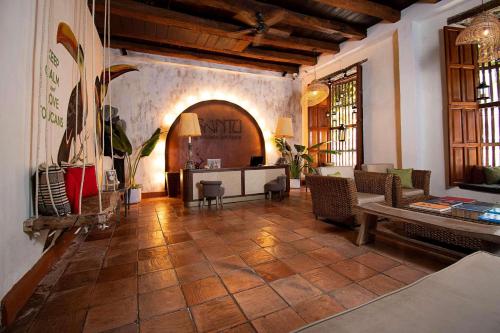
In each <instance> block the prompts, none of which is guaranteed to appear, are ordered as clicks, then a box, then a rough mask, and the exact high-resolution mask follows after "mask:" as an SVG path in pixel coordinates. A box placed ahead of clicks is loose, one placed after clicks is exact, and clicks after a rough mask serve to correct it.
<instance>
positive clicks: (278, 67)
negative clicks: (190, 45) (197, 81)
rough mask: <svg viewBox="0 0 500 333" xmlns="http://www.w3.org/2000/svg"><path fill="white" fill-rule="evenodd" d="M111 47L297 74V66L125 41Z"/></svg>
mask: <svg viewBox="0 0 500 333" xmlns="http://www.w3.org/2000/svg"><path fill="white" fill-rule="evenodd" d="M111 47H112V48H116V49H126V50H130V51H136V52H143V53H151V54H157V55H163V56H168V57H175V58H183V59H191V60H198V61H207V62H212V63H217V64H224V65H232V66H239V67H246V68H252V69H260V70H269V71H275V72H281V73H285V72H286V73H297V72H298V66H292V65H285V64H275V63H268V62H263V61H257V60H252V59H243V58H237V57H231V56H226V55H218V54H201V53H197V52H193V51H187V50H176V49H172V48H168V47H160V46H153V45H145V44H140V43H133V42H127V41H120V40H114V39H112V40H111Z"/></svg>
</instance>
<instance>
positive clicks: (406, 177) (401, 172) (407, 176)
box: [387, 169, 413, 188]
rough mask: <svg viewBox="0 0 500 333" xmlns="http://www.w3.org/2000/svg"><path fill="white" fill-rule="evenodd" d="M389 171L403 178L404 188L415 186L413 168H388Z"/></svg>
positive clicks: (402, 185)
mask: <svg viewBox="0 0 500 333" xmlns="http://www.w3.org/2000/svg"><path fill="white" fill-rule="evenodd" d="M387 172H388V173H392V174H393V175H395V176H398V177H399V178H400V179H401V187H402V188H413V180H412V178H411V176H412V173H413V169H388V170H387Z"/></svg>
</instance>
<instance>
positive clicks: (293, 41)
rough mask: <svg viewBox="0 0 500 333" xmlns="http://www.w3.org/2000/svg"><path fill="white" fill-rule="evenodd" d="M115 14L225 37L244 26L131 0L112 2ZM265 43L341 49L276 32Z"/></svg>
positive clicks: (100, 2) (101, 4)
mask: <svg viewBox="0 0 500 333" xmlns="http://www.w3.org/2000/svg"><path fill="white" fill-rule="evenodd" d="M102 11H104V0H97V1H96V12H102ZM111 15H112V17H113V16H121V17H126V18H129V19H140V20H144V21H149V22H154V23H156V24H161V25H168V26H176V27H180V28H187V29H191V30H194V31H198V32H205V33H210V34H213V35H218V36H222V37H228V34H230V33H231V32H234V31H238V30H241V29H242V27H240V26H237V25H234V24H228V23H224V22H218V21H213V20H209V19H203V18H200V17H196V16H191V15H187V14H183V13H179V12H175V11H172V10H168V9H162V8H157V7H152V6H148V5H145V4H141V3H138V2H135V1H131V0H121V1H120V2H116V1H115V2H113V3H112V5H111ZM238 39H241V40H246V41H249V42H252V41H253V39H254V37H253V36H243V37H241V38H238ZM260 43H261V44H262V45H268V46H277V47H280V48H285V49H294V50H303V51H315V52H318V53H337V52H338V51H339V45H338V44H336V43H331V42H325V41H319V40H315V39H309V38H299V37H288V38H281V37H276V36H272V35H269V34H268V35H266V36H264V38H262V39H261V41H260Z"/></svg>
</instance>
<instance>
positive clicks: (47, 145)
mask: <svg viewBox="0 0 500 333" xmlns="http://www.w3.org/2000/svg"><path fill="white" fill-rule="evenodd" d="M52 20H53V16H52V0H50V2H49V28H48V29H47V30H48V31H47V32H48V36H52V31H51V29H50V24H51V22H52ZM47 48H48V41H47ZM47 51H48V50H47ZM45 77H46V79H45V107H46V112H47V115H48V112H49V107H48V105H49V103H48V102H49V89H48V81H49V79H48V77H47V76H45ZM50 129H51V127H49V121H48V120H46V121H45V181H46V182H47V188H48V190H49V198H50V204H51V205H52V209H53V210H54V212H55V213H56V215H57V216H59V211H58V210H57V207H56V204H55V202H54V197H53V196H52V188H51V184H50V177H49V170H50V168H49V154H50V152H51V151H52V149H51V148H52V144H51V143H50V140H49V138H52V136H51V135H50V134H52V131H51V130H50ZM51 157H52V156H51ZM37 192H38V189H37Z"/></svg>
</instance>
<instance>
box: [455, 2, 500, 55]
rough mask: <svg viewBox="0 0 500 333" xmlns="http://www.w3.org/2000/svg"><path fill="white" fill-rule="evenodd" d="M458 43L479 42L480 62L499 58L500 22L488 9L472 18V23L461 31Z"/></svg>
mask: <svg viewBox="0 0 500 333" xmlns="http://www.w3.org/2000/svg"><path fill="white" fill-rule="evenodd" d="M455 44H456V45H468V44H477V45H478V46H479V56H478V62H479V63H488V62H491V61H495V60H496V59H498V58H499V50H500V47H499V46H500V22H499V21H498V19H497V18H496V16H495V15H493V14H491V13H488V12H486V11H484V12H482V13H480V14H478V15H477V16H476V17H474V18H473V19H472V22H471V24H470V25H469V26H468V27H466V28H465V29H464V30H462V31H461V32H460V34H459V35H458V37H457V40H456V42H455Z"/></svg>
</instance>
